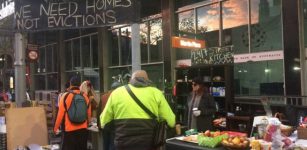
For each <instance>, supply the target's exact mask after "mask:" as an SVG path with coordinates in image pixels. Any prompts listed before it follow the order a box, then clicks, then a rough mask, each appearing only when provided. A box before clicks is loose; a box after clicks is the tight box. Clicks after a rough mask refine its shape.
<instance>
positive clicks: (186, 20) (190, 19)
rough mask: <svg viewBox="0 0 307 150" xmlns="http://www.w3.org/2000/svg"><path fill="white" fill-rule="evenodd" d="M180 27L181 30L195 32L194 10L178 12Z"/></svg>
mask: <svg viewBox="0 0 307 150" xmlns="http://www.w3.org/2000/svg"><path fill="white" fill-rule="evenodd" d="M178 28H179V31H181V32H186V33H195V18H194V12H193V11H192V10H190V11H186V12H182V13H180V14H178Z"/></svg>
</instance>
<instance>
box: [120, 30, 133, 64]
mask: <svg viewBox="0 0 307 150" xmlns="http://www.w3.org/2000/svg"><path fill="white" fill-rule="evenodd" d="M120 46H121V48H120V50H121V62H122V64H120V65H130V64H131V27H124V28H121V45H120Z"/></svg>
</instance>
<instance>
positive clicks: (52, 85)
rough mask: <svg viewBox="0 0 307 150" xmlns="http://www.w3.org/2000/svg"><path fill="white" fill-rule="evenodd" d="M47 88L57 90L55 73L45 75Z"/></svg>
mask: <svg viewBox="0 0 307 150" xmlns="http://www.w3.org/2000/svg"><path fill="white" fill-rule="evenodd" d="M47 85H48V87H47V89H48V90H57V89H58V76H57V73H53V74H48V75H47Z"/></svg>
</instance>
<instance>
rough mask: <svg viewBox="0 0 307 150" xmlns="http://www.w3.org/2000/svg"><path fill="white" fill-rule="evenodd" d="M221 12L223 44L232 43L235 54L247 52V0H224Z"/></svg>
mask: <svg viewBox="0 0 307 150" xmlns="http://www.w3.org/2000/svg"><path fill="white" fill-rule="evenodd" d="M222 12H223V14H222V18H223V44H224V45H232V46H233V49H234V52H235V54H238V53H248V52H249V40H248V37H249V36H248V1H247V0H229V1H225V2H223V4H222Z"/></svg>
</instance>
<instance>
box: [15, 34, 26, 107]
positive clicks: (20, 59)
mask: <svg viewBox="0 0 307 150" xmlns="http://www.w3.org/2000/svg"><path fill="white" fill-rule="evenodd" d="M14 65H15V101H16V106H17V107H21V106H22V103H23V102H24V101H25V100H26V76H25V51H24V50H23V38H22V34H21V33H15V63H14Z"/></svg>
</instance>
